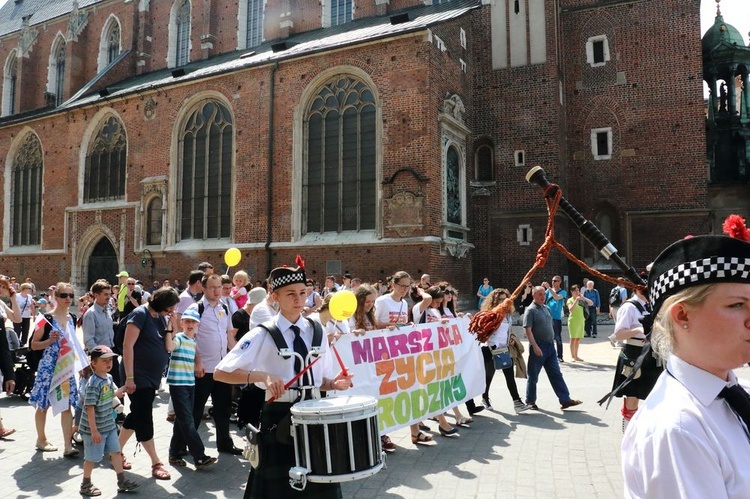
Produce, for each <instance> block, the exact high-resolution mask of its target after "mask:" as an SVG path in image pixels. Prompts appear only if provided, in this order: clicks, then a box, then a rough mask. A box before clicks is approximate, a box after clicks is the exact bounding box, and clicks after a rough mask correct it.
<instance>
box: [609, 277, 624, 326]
mask: <svg viewBox="0 0 750 499" xmlns="http://www.w3.org/2000/svg"><path fill="white" fill-rule="evenodd" d="M627 299H628V290H627V288H625V287H624V286H620V285H619V284H618V285H617V286H615V287H614V288H612V290H611V291H610V292H609V317H610V318H611V319H614V320H617V311H618V310H620V307H621V306H622V304H623V303H625V301H626V300H627Z"/></svg>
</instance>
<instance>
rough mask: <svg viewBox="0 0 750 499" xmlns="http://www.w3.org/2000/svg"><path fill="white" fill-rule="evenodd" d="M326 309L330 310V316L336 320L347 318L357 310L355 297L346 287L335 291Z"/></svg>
mask: <svg viewBox="0 0 750 499" xmlns="http://www.w3.org/2000/svg"><path fill="white" fill-rule="evenodd" d="M328 310H329V311H330V312H331V317H333V318H334V319H336V320H337V321H343V320H345V319H348V318H349V317H351V316H352V315H354V311H355V310H357V297H356V296H354V293H352V292H351V291H349V290H348V289H347V290H344V291H337V292H336V293H334V294H333V297H332V298H331V302H330V303H329V304H328Z"/></svg>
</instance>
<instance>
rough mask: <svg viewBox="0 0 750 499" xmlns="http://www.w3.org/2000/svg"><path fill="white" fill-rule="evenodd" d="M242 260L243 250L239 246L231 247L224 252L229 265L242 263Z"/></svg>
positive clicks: (225, 261) (225, 260)
mask: <svg viewBox="0 0 750 499" xmlns="http://www.w3.org/2000/svg"><path fill="white" fill-rule="evenodd" d="M240 260H242V252H240V250H238V249H237V248H229V249H228V250H227V252H226V253H224V263H226V264H227V267H234V266H235V265H237V264H238V263H240Z"/></svg>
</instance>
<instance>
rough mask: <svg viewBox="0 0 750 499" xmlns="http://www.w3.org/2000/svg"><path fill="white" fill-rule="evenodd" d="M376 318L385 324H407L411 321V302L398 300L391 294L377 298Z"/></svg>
mask: <svg viewBox="0 0 750 499" xmlns="http://www.w3.org/2000/svg"><path fill="white" fill-rule="evenodd" d="M375 320H377V321H378V322H380V323H383V324H406V323H407V322H409V304H408V303H406V300H401V301H396V300H394V299H393V298H391V295H390V294H387V295H383V296H379V297H378V298H377V299H376V300H375Z"/></svg>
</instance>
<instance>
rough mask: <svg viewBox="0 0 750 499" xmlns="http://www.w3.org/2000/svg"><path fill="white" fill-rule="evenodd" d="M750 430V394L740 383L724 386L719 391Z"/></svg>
mask: <svg viewBox="0 0 750 499" xmlns="http://www.w3.org/2000/svg"><path fill="white" fill-rule="evenodd" d="M719 397H721V398H723V399H724V400H726V401H727V404H729V407H731V408H732V410H733V411H734V412H735V413H736V414H737V415H738V416H739V417H740V418H742V421H744V422H745V426H746V427H747V429H748V430H750V395H748V393H747V392H746V391H745V389H744V388H742V387H741V386H740V385H734V386H725V387H724V388H723V389H722V390H721V392H720V393H719Z"/></svg>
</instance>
